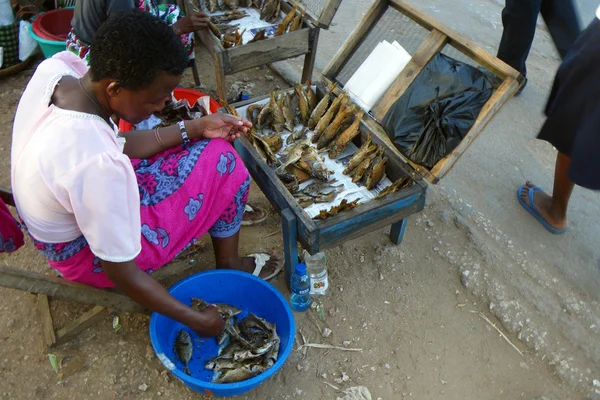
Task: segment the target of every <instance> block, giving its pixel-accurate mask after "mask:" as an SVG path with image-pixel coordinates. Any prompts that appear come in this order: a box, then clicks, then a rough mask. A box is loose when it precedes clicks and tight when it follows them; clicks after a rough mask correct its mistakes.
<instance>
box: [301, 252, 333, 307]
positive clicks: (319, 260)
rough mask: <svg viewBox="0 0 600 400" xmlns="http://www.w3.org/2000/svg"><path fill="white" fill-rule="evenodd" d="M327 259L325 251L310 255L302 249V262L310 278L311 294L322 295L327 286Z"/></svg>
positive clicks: (325, 291)
mask: <svg viewBox="0 0 600 400" xmlns="http://www.w3.org/2000/svg"><path fill="white" fill-rule="evenodd" d="M326 261H327V259H326V257H325V253H317V254H314V255H311V254H310V253H309V252H308V251H306V250H304V263H305V264H306V272H307V273H308V277H309V278H310V294H311V296H324V295H325V294H326V293H327V288H329V279H328V277H327V262H326Z"/></svg>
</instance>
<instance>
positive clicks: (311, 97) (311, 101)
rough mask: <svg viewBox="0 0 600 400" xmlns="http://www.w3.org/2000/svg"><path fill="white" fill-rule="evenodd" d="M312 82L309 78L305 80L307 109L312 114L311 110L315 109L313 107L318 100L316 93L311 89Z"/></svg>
mask: <svg viewBox="0 0 600 400" xmlns="http://www.w3.org/2000/svg"><path fill="white" fill-rule="evenodd" d="M311 83H312V82H311V81H310V80H309V81H307V82H306V91H305V93H306V99H307V100H308V109H309V110H310V113H311V115H312V112H313V111H314V110H315V107H316V106H317V103H318V100H317V94H316V93H315V91H314V90H313V89H312V84H311Z"/></svg>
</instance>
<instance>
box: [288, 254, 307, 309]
mask: <svg viewBox="0 0 600 400" xmlns="http://www.w3.org/2000/svg"><path fill="white" fill-rule="evenodd" d="M290 303H291V305H292V309H294V310H295V311H306V310H308V308H309V307H310V281H309V279H308V275H307V274H306V265H304V264H298V265H296V270H295V271H294V275H292V295H291V296H290Z"/></svg>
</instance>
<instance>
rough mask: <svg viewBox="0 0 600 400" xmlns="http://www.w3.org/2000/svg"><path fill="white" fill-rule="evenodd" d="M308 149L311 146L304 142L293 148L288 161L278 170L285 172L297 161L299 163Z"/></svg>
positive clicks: (287, 158)
mask: <svg viewBox="0 0 600 400" xmlns="http://www.w3.org/2000/svg"><path fill="white" fill-rule="evenodd" d="M307 147H310V146H309V145H308V144H306V143H302V142H301V143H298V144H297V145H295V146H294V147H292V148H291V149H290V151H289V152H288V155H287V157H286V161H285V162H284V163H283V164H282V165H281V166H280V167H279V168H278V169H277V171H283V170H285V168H286V167H287V166H288V165H291V164H294V163H295V162H296V161H298V160H299V159H300V158H301V157H302V154H303V153H304V150H305V149H306V148H307Z"/></svg>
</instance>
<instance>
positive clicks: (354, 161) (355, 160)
mask: <svg viewBox="0 0 600 400" xmlns="http://www.w3.org/2000/svg"><path fill="white" fill-rule="evenodd" d="M375 151H377V145H376V144H373V142H371V134H370V133H369V136H368V137H367V140H366V141H365V142H364V143H363V145H362V146H360V149H358V150H357V151H356V153H354V155H353V156H352V158H350V161H348V164H347V165H346V168H344V171H343V173H344V174H346V175H348V174H349V173H350V172H352V171H353V170H354V168H356V167H358V165H359V164H360V163H361V162H362V161H363V160H364V159H365V157H367V156H368V155H370V154H373V153H374V152H375Z"/></svg>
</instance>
